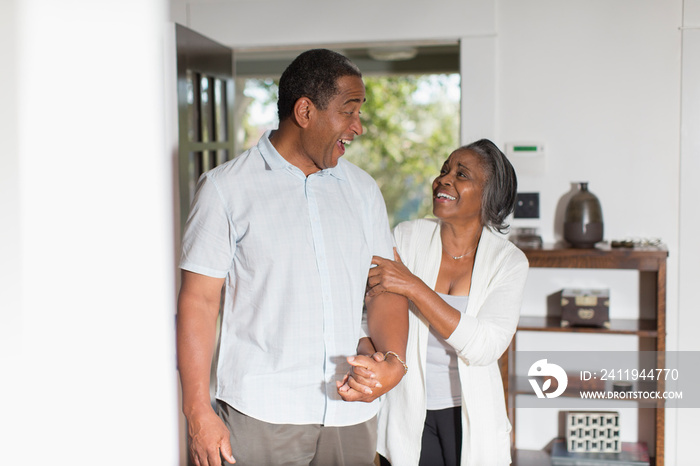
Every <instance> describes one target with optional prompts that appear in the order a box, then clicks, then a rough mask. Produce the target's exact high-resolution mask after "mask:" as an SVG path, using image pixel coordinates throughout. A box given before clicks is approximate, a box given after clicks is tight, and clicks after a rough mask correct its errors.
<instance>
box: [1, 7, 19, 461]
mask: <svg viewBox="0 0 700 466" xmlns="http://www.w3.org/2000/svg"><path fill="white" fill-rule="evenodd" d="M17 14H18V13H17V6H16V2H15V1H12V0H10V1H5V2H0V57H2V60H3V64H2V66H0V102H2V105H0V154H2V155H0V212H2V221H1V223H2V228H0V264H2V266H1V267H0V372H1V373H2V383H0V399H2V400H3V402H2V406H3V408H2V411H3V414H2V417H3V421H2V422H3V424H4V425H6V426H12V425H17V423H18V421H20V420H21V419H22V415H23V413H22V411H21V409H20V404H19V403H16V402H13V400H20V399H22V378H21V374H22V362H21V361H20V360H19V358H17V352H18V348H21V347H22V333H23V331H22V319H21V317H22V316H21V314H20V313H19V312H18V311H19V309H20V302H21V293H20V280H19V273H18V270H19V269H20V254H19V241H20V218H21V217H20V197H19V182H18V171H19V156H18V152H17V151H18V147H19V141H18V136H17V121H16V116H17V108H18V105H19V102H18V99H17V95H16V92H15V90H16V89H17V81H18V79H17V78H18V76H17V73H16V70H17V65H18V62H19V57H18V54H17V49H16V46H15V43H16V40H17V28H16V22H17ZM3 430H4V431H8V430H10V429H3ZM3 437H4V438H3V441H7V442H8V443H7V444H8V445H17V444H21V443H20V442H21V438H20V436H19V435H18V433H17V432H16V429H12V430H11V431H10V432H4V433H3ZM6 450H10V451H9V452H8V451H6V452H5V453H4V454H3V460H5V459H7V455H8V454H9V457H10V459H16V460H18V462H17V463H16V464H19V457H17V456H15V455H14V453H13V452H12V449H10V448H7V449H6ZM12 463H13V462H12V461H10V464H12Z"/></svg>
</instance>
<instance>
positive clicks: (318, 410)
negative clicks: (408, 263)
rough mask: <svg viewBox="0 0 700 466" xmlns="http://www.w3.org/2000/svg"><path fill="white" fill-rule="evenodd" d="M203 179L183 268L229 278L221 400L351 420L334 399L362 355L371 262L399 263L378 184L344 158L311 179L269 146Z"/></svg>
mask: <svg viewBox="0 0 700 466" xmlns="http://www.w3.org/2000/svg"><path fill="white" fill-rule="evenodd" d="M269 136H270V132H267V133H266V134H265V135H263V137H262V138H261V139H260V141H259V142H258V145H257V146H256V147H253V148H252V149H250V150H248V151H246V152H244V153H243V154H241V155H240V156H238V157H236V158H235V159H234V160H231V161H230V162H227V163H225V164H223V165H221V166H219V167H217V168H215V169H213V170H211V171H209V172H207V173H205V174H204V175H203V176H202V177H201V179H200V181H199V185H198V188H197V193H196V195H195V199H194V202H193V205H192V209H191V212H190V217H189V219H188V221H187V225H186V227H185V234H184V237H183V252H182V258H181V262H180V267H181V268H182V269H185V270H189V271H191V272H195V273H199V274H203V275H208V276H212V277H218V278H225V279H226V281H225V293H224V313H223V319H222V332H221V348H220V354H219V363H218V370H217V373H218V382H217V398H219V399H221V400H222V401H224V402H226V403H228V404H229V405H231V406H233V407H234V408H236V409H237V410H239V411H241V412H243V413H245V414H247V415H249V416H251V417H254V418H256V419H259V420H262V421H265V422H270V423H275V424H324V425H327V426H342V425H354V424H358V423H360V422H364V421H366V420H368V419H370V418H371V417H372V416H374V415H375V414H376V411H377V409H378V401H376V400H375V402H373V403H369V404H368V403H362V402H345V401H342V399H341V398H340V397H339V396H338V394H337V392H336V385H335V382H336V380H341V379H342V377H343V375H344V374H345V373H346V372H347V371H348V369H349V366H348V364H347V362H346V360H345V358H346V357H347V356H350V355H353V354H355V353H356V347H357V342H358V339H359V338H360V336H362V331H361V320H362V307H363V300H364V291H365V283H366V280H367V272H368V270H369V268H370V265H371V264H370V263H371V258H372V255H380V256H383V257H386V258H392V259H393V251H392V247H393V240H392V237H391V234H390V229H389V224H388V219H387V215H386V207H385V204H384V200H383V198H382V195H381V192H380V191H379V188H378V187H377V184H376V182H375V181H374V180H373V179H372V178H371V177H370V176H369V175H368V174H367V173H365V172H364V171H362V170H361V169H359V168H358V167H356V166H354V165H353V164H351V163H349V162H347V161H346V160H344V159H342V158H341V159H340V161H339V162H338V165H337V166H335V167H333V168H329V169H325V170H321V171H319V172H317V173H313V174H311V175H309V176H308V177H306V176H305V175H304V174H303V172H302V171H301V170H300V169H298V168H297V167H295V166H293V165H291V164H290V163H289V162H287V161H286V160H285V159H284V158H283V157H282V156H281V155H280V154H279V153H278V152H277V151H276V150H275V148H274V147H273V146H272V144H271V143H270V140H269Z"/></svg>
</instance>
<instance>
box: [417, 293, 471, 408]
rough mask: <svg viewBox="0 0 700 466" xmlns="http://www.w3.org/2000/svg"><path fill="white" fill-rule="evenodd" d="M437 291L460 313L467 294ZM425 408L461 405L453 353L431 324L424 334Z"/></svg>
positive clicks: (465, 306) (464, 306)
mask: <svg viewBox="0 0 700 466" xmlns="http://www.w3.org/2000/svg"><path fill="white" fill-rule="evenodd" d="M438 295H439V296H440V297H441V298H442V299H443V300H444V301H445V302H446V303H447V304H449V305H450V306H452V307H453V308H455V309H456V310H458V311H459V312H461V313H464V312H465V311H466V310H467V303H468V302H469V296H452V295H446V294H442V293H438ZM426 390H427V394H428V405H427V409H430V410H437V409H446V408H454V407H456V406H461V405H462V395H461V384H460V383H459V372H458V370H457V353H456V352H455V350H454V348H452V347H451V346H450V345H448V344H447V343H446V342H445V339H444V338H442V337H441V336H440V334H439V333H437V332H436V331H435V330H434V329H433V328H432V327H430V335H429V336H428V359H427V367H426Z"/></svg>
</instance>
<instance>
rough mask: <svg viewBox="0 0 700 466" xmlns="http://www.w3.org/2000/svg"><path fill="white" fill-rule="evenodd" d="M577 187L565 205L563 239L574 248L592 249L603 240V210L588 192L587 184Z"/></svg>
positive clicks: (595, 198)
mask: <svg viewBox="0 0 700 466" xmlns="http://www.w3.org/2000/svg"><path fill="white" fill-rule="evenodd" d="M579 186H580V188H579V191H578V192H577V193H576V194H574V196H573V197H572V198H571V199H570V200H569V203H568V204H567V205H566V214H565V215H564V239H565V240H566V241H568V242H569V243H571V245H572V246H573V247H575V248H581V249H584V248H592V247H594V246H595V243H597V242H598V241H602V240H603V210H602V209H601V207H600V202H599V201H598V198H597V197H596V196H595V194H593V193H592V192H590V191H589V190H588V183H587V182H586V183H579Z"/></svg>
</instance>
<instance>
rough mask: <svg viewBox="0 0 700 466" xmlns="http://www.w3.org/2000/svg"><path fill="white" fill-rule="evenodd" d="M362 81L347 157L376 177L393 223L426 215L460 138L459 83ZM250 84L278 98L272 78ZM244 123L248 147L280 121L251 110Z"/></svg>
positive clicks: (438, 78) (267, 98) (443, 79)
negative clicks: (255, 118) (358, 122)
mask: <svg viewBox="0 0 700 466" xmlns="http://www.w3.org/2000/svg"><path fill="white" fill-rule="evenodd" d="M364 81H365V87H366V94H367V102H366V103H365V104H364V105H363V106H362V125H363V129H364V134H363V135H362V136H361V137H358V138H356V139H355V140H354V141H353V142H352V144H350V145H349V146H348V148H347V152H346V153H345V157H346V158H347V160H349V161H351V162H353V163H354V164H356V165H358V166H359V167H361V168H363V169H364V170H365V171H367V172H368V173H369V174H370V175H372V177H374V179H375V180H376V181H377V184H378V185H379V188H380V189H381V191H382V194H383V195H384V200H385V202H386V206H387V211H388V213H389V221H390V223H391V225H392V226H395V225H396V224H398V223H399V222H402V221H404V220H409V219H414V218H421V217H425V216H426V215H429V214H430V213H431V211H432V190H431V185H432V181H433V179H435V177H436V176H437V174H438V172H439V170H440V167H441V166H442V163H443V162H444V161H445V159H446V158H447V157H448V156H449V155H450V153H451V152H452V151H453V150H454V149H456V148H457V146H458V144H459V99H458V98H454V97H450V94H449V92H448V91H449V90H450V89H449V88H450V87H451V88H452V90H454V88H455V86H457V87H458V86H459V84H458V83H456V81H455V79H451V80H450V79H449V78H448V77H447V76H446V75H425V76H380V77H372V76H370V77H365V78H364ZM248 86H253V87H254V88H255V89H254V91H253V92H251V93H254V94H255V95H256V96H258V97H256V99H258V100H260V99H261V96H262V100H263V101H264V102H265V103H266V104H267V105H273V104H274V103H275V102H276V92H277V86H276V85H275V84H274V83H272V82H270V81H260V80H255V81H254V80H249V82H248V83H247V87H246V88H247V89H249V87H248ZM246 94H247V93H246ZM275 109H276V107H275ZM242 123H243V128H244V130H245V141H246V145H247V147H250V146H251V145H254V144H255V143H256V142H257V139H258V138H259V135H260V134H261V132H262V131H263V130H264V129H266V128H267V127H276V122H274V123H272V124H271V123H269V122H268V123H267V124H265V125H261V124H260V123H259V122H257V123H255V122H252V121H251V118H250V114H249V113H247V114H246V117H245V118H244V119H243V122H242ZM261 126H265V127H266V128H261Z"/></svg>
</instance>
